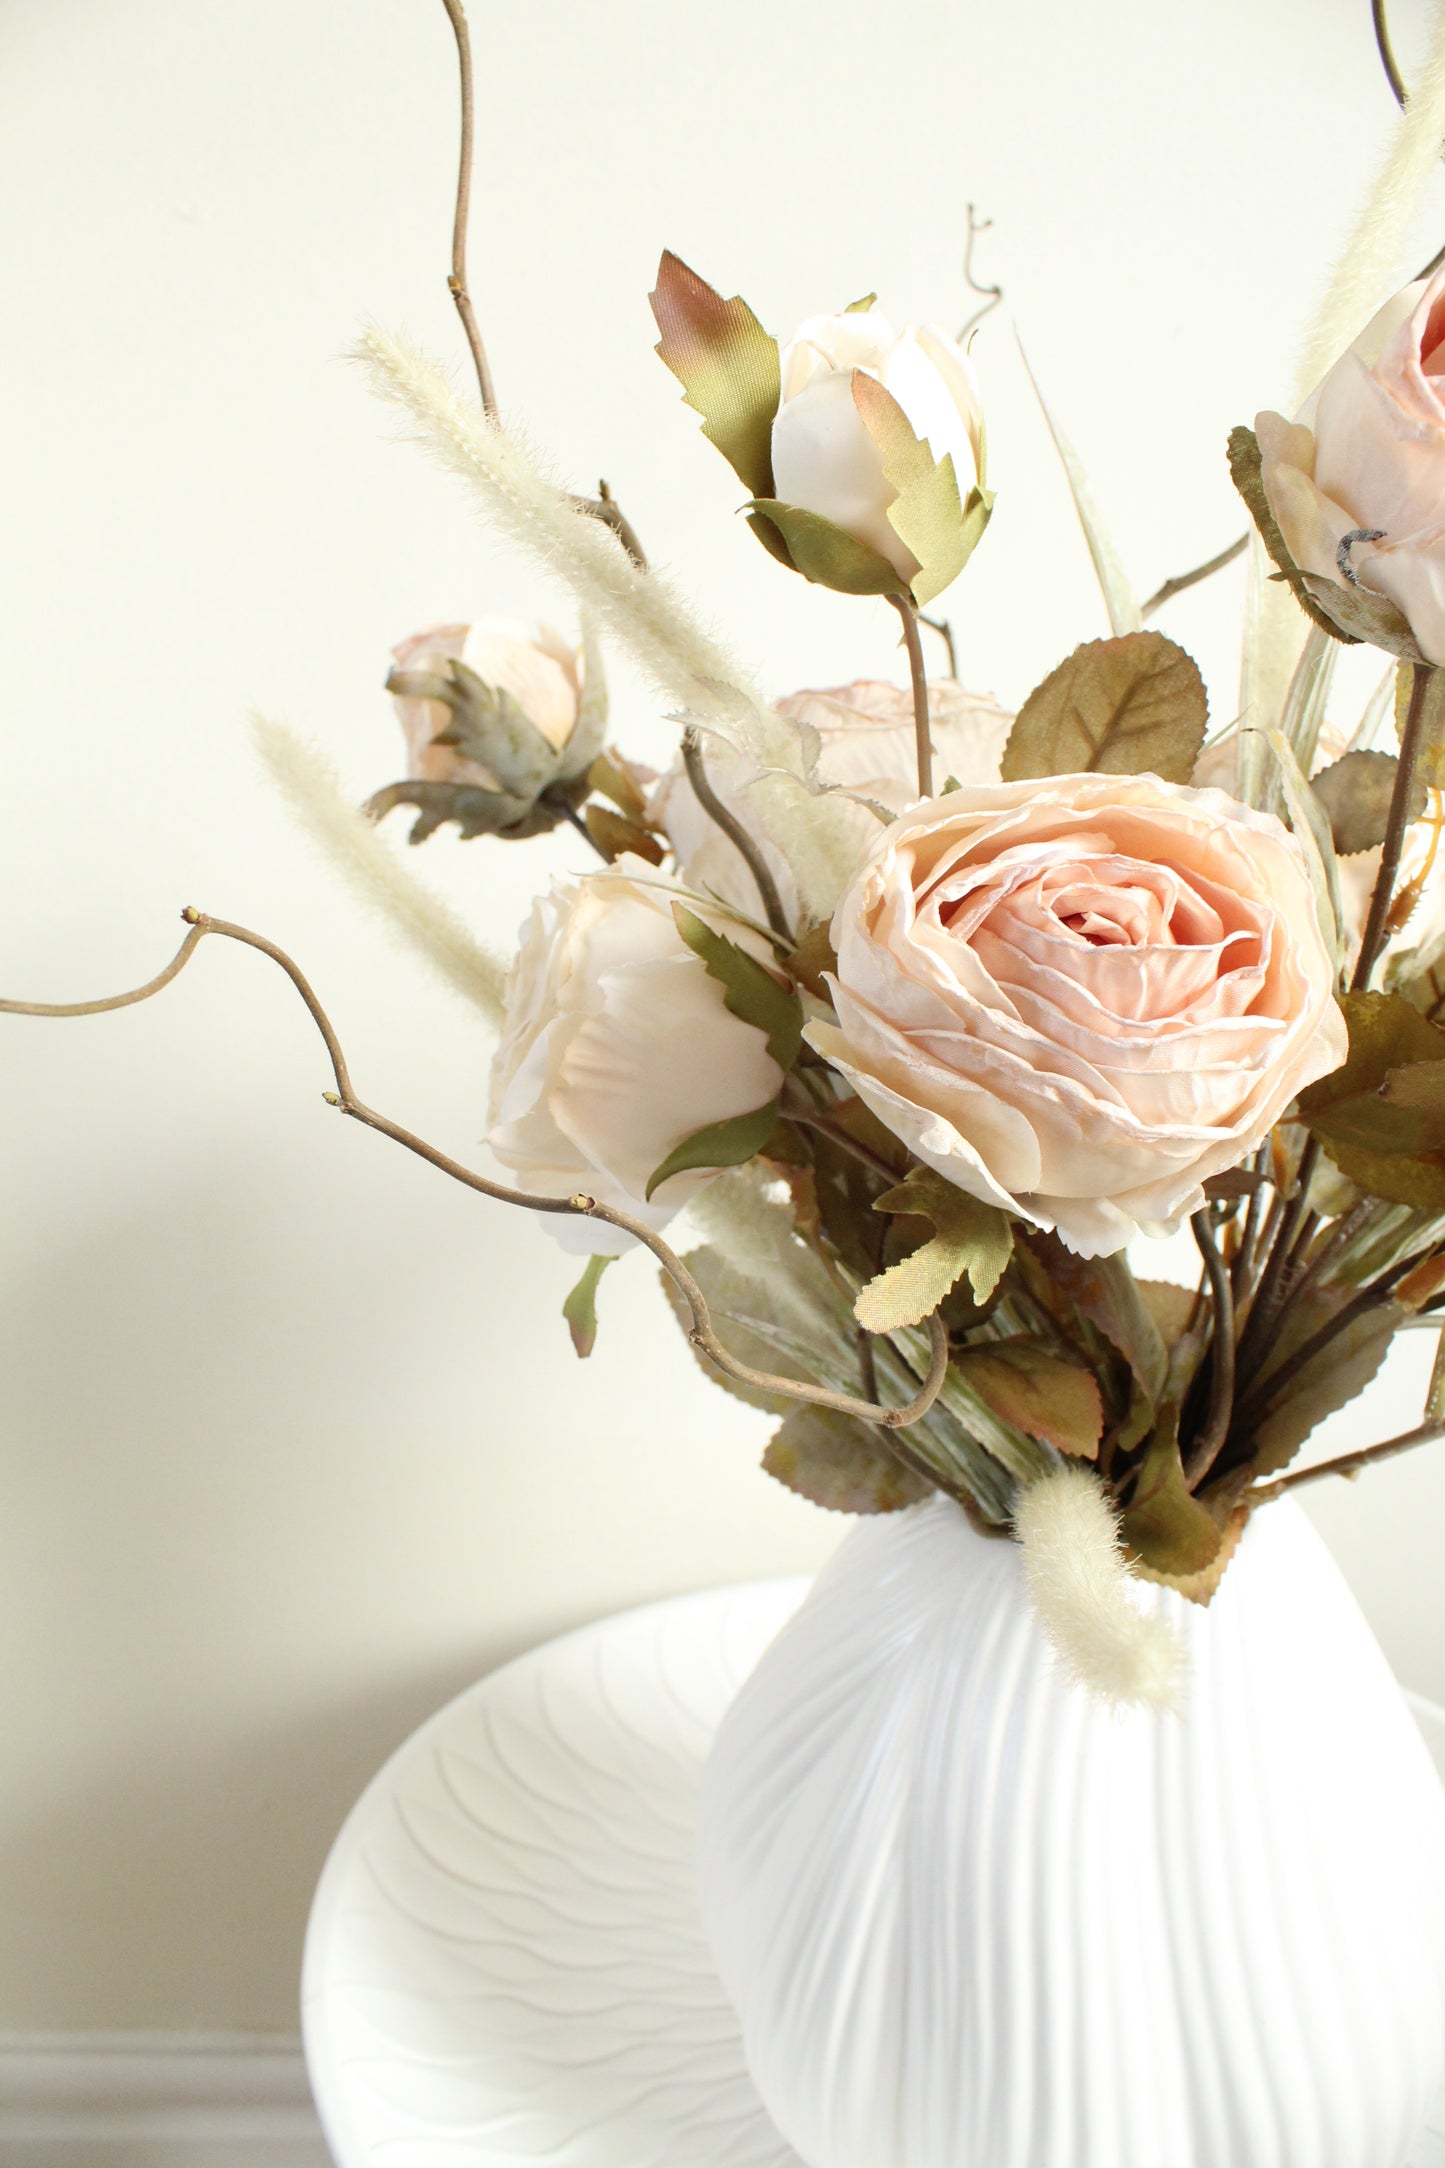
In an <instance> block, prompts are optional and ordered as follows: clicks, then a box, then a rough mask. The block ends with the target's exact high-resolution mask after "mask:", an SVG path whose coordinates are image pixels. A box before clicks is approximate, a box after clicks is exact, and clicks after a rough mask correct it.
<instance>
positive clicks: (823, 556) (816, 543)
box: [744, 497, 908, 595]
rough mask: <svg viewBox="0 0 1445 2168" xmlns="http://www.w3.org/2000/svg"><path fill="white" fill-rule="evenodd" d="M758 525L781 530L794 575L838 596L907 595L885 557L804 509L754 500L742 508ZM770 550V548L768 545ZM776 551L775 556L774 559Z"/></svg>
mask: <svg viewBox="0 0 1445 2168" xmlns="http://www.w3.org/2000/svg"><path fill="white" fill-rule="evenodd" d="M744 510H745V511H747V512H748V513H749V514H750V515H751V517H752V521H753V523H754V525H756V522H757V521H758V520H760V519H765V520H767V521H768V523H769V525H770V526H773V527H775V528H776V529H777V531H778V533H779V535H780V536H781V537H782V540H783V545H784V548H785V549H786V550H787V553H788V556H787V562H788V563H790V564H791V565H792V568H793V570H794V571H795V572H801V573H802V575H803V578H804V579H805V580H811V581H812V582H813V583H814V585H815V586H817V587H831V588H832V589H833V590H834V591H835V592H836V593H837V594H840V595H906V594H907V593H908V582H907V581H906V580H905V579H904V577H903V575H902V573H901V572H896V571H895V570H894V568H893V566H892V565H890V564H889V562H888V559H887V558H886V557H881V556H880V555H879V554H878V551H877V550H875V549H870V548H869V547H868V544H867V543H866V542H859V541H858V540H857V539H856V537H855V536H853V535H851V534H847V533H846V532H845V531H844V529H843V528H841V527H835V526H834V524H833V522H832V520H830V519H824V518H823V517H822V515H821V513H818V512H805V511H804V510H803V508H802V506H801V505H797V504H780V503H779V502H778V500H777V499H776V498H775V497H755V498H754V499H753V501H752V502H751V504H748V505H746V506H745V507H744ZM768 546H769V547H771V544H769V545H768ZM777 554H778V552H777V551H776V550H774V551H773V555H774V556H775V557H776V556H777Z"/></svg>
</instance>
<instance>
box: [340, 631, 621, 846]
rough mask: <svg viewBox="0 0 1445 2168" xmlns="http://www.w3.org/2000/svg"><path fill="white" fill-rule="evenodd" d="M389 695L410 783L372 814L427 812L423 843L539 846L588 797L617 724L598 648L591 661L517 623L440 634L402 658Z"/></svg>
mask: <svg viewBox="0 0 1445 2168" xmlns="http://www.w3.org/2000/svg"><path fill="white" fill-rule="evenodd" d="M386 683H387V690H388V691H389V692H390V693H391V695H392V699H393V701H394V703H395V706H396V713H397V720H398V721H399V722H400V724H401V727H402V731H403V734H404V735H405V738H406V748H407V775H406V780H405V781H404V782H401V783H392V784H390V785H388V787H387V788H386V789H385V790H382V791H378V792H377V793H376V795H375V797H374V798H372V800H371V801H370V805H369V807H368V810H369V811H370V813H371V814H372V815H373V817H374V818H378V819H379V818H380V817H381V816H382V815H383V814H385V813H387V812H388V811H390V809H391V808H392V807H393V806H395V805H411V806H415V807H416V808H417V809H418V813H419V818H418V820H417V823H416V826H415V827H414V828H413V830H412V837H411V840H412V842H413V843H418V842H420V841H421V840H422V838H423V837H425V836H427V835H429V834H430V833H431V832H432V830H433V829H434V828H437V827H439V826H440V825H441V823H442V822H443V821H445V820H455V821H457V822H458V824H459V826H460V828H461V831H462V834H463V835H489V834H490V835H505V836H527V835H536V834H538V833H541V832H543V831H545V830H546V829H548V828H551V827H553V826H555V824H556V823H557V821H559V820H562V819H565V818H566V816H567V811H568V809H569V808H573V809H575V807H576V805H577V804H579V803H580V802H581V800H582V799H583V798H584V797H585V796H586V794H587V774H588V770H589V769H590V767H591V765H592V762H593V761H594V760H595V759H596V757H597V755H598V753H599V752H600V751H601V750H602V740H603V734H604V731H605V727H606V719H607V691H606V685H605V683H604V681H603V676H602V670H601V665H600V660H599V658H598V655H597V651H596V646H595V643H594V642H592V641H590V640H589V641H587V642H586V643H584V646H583V648H582V649H580V650H579V649H578V648H576V647H574V646H573V645H572V644H571V643H570V642H569V641H567V640H565V639H564V638H563V637H562V635H561V633H559V632H557V631H555V630H554V629H553V627H552V626H550V625H543V624H522V623H519V622H518V621H517V620H516V619H514V618H509V617H484V618H481V619H479V620H478V622H477V623H476V624H474V625H429V626H427V627H426V628H425V629H424V630H423V631H421V632H418V633H413V635H412V636H411V638H410V639H409V640H403V641H402V642H401V643H400V644H399V645H398V646H397V647H394V648H393V649H392V669H391V671H390V673H389V675H388V677H387V681H386Z"/></svg>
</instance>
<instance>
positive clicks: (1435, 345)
mask: <svg viewBox="0 0 1445 2168" xmlns="http://www.w3.org/2000/svg"><path fill="white" fill-rule="evenodd" d="M1420 367H1421V368H1422V369H1423V370H1424V372H1425V374H1426V376H1445V293H1442V295H1441V296H1440V299H1439V300H1438V301H1437V302H1436V303H1435V306H1434V307H1433V308H1432V309H1431V311H1430V314H1429V315H1428V316H1427V317H1426V319H1425V329H1424V332H1423V333H1422V335H1421V339H1420Z"/></svg>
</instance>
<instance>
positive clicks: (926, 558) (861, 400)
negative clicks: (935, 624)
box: [853, 369, 993, 606]
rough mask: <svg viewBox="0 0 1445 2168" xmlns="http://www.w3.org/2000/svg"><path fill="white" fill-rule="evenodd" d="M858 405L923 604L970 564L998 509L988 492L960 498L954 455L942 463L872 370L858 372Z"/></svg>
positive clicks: (890, 520)
mask: <svg viewBox="0 0 1445 2168" xmlns="http://www.w3.org/2000/svg"><path fill="white" fill-rule="evenodd" d="M853 404H854V406H855V407H856V408H857V410H858V414H859V418H860V419H861V421H862V423H863V426H864V428H865V429H866V430H867V431H868V434H869V436H870V437H872V439H873V442H874V443H875V444H876V445H877V447H878V452H879V456H880V458H881V459H882V462H883V474H884V479H885V480H886V481H888V482H890V483H891V484H892V486H893V488H894V489H895V490H896V491H897V492H898V494H897V496H896V497H895V498H894V500H893V503H892V504H891V505H890V506H889V507H888V524H889V526H890V527H891V528H892V529H893V532H894V533H895V534H896V535H897V537H898V539H899V541H900V542H902V544H903V545H904V547H905V549H908V550H911V551H912V553H913V555H914V556H915V557H916V558H917V560H918V570H917V571H916V572H915V573H914V575H913V578H912V581H911V582H910V589H909V591H910V593H911V594H912V597H913V600H914V602H915V603H917V604H919V605H920V606H921V605H922V604H924V603H926V602H932V600H933V599H934V597H935V596H936V595H941V594H942V593H943V590H944V589H945V588H946V587H950V586H951V585H952V584H953V582H954V581H955V580H956V579H957V577H958V575H959V573H960V572H961V571H962V570H963V568H964V566H965V564H966V563H967V562H968V559H969V557H970V555H971V554H972V552H973V550H974V548H975V547H976V545H977V543H978V540H979V538H980V536H981V535H982V533H983V530H984V528H985V527H986V526H987V525H988V519H989V514H990V512H991V511H992V509H993V498H992V496H991V495H990V494H989V493H988V491H987V490H983V489H973V490H971V491H970V492H969V499H968V504H967V505H966V506H965V505H964V503H963V502H962V500H961V498H960V496H959V487H958V476H957V473H956V472H955V470H954V464H953V455H952V453H951V452H949V453H945V455H944V457H943V458H942V459H935V458H934V456H933V451H932V448H931V446H930V445H929V444H928V442H927V441H926V439H924V438H922V437H920V436H918V435H916V434H915V432H914V429H913V425H912V423H911V422H910V421H909V419H908V416H907V415H906V414H905V413H904V411H903V409H902V407H901V406H900V405H899V404H898V401H897V400H896V399H895V398H894V397H893V394H892V393H891V392H890V391H888V390H887V389H886V388H885V386H884V385H882V384H880V383H879V381H878V379H877V378H876V377H873V376H869V375H868V374H867V372H866V371H865V370H862V369H855V370H854V371H853Z"/></svg>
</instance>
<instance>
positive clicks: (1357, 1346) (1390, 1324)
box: [1250, 1288, 1408, 1476]
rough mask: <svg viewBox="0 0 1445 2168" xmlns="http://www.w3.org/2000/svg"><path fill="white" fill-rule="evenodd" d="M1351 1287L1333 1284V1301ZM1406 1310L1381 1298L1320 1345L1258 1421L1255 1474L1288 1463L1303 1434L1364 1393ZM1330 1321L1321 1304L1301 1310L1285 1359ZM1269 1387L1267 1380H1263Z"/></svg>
mask: <svg viewBox="0 0 1445 2168" xmlns="http://www.w3.org/2000/svg"><path fill="white" fill-rule="evenodd" d="M1350 1292H1351V1291H1350V1290H1349V1289H1348V1288H1344V1289H1338V1288H1337V1289H1332V1290H1331V1291H1330V1304H1331V1307H1333V1308H1340V1307H1342V1306H1343V1304H1344V1302H1345V1301H1346V1300H1347V1299H1348V1297H1349V1294H1350ZM1407 1315H1408V1313H1407V1312H1406V1311H1405V1310H1404V1309H1403V1308H1402V1307H1401V1305H1400V1304H1399V1303H1397V1302H1382V1303H1379V1304H1377V1305H1376V1307H1375V1308H1374V1309H1372V1310H1366V1311H1365V1312H1364V1313H1363V1314H1362V1315H1361V1316H1359V1317H1356V1318H1353V1319H1352V1320H1351V1321H1350V1323H1349V1324H1347V1325H1345V1326H1343V1327H1342V1328H1341V1330H1340V1331H1339V1332H1337V1333H1336V1334H1335V1336H1334V1338H1333V1339H1332V1340H1330V1341H1329V1342H1328V1343H1327V1345H1326V1346H1325V1347H1323V1348H1322V1349H1321V1350H1320V1353H1319V1354H1318V1355H1317V1356H1316V1357H1315V1359H1314V1361H1313V1362H1312V1363H1308V1364H1307V1365H1306V1366H1305V1368H1304V1369H1303V1370H1302V1371H1301V1372H1300V1373H1299V1375H1298V1376H1296V1377H1293V1378H1291V1379H1290V1381H1289V1383H1288V1385H1287V1386H1286V1388H1285V1390H1284V1392H1283V1394H1282V1395H1281V1398H1280V1402H1279V1406H1278V1407H1276V1408H1271V1409H1270V1410H1269V1412H1268V1413H1267V1414H1266V1415H1265V1416H1264V1417H1263V1419H1262V1420H1261V1421H1260V1422H1258V1423H1257V1424H1256V1425H1255V1428H1254V1438H1253V1444H1252V1450H1251V1453H1250V1466H1251V1469H1252V1471H1253V1473H1254V1475H1256V1476H1262V1475H1276V1474H1278V1472H1279V1471H1280V1469H1282V1468H1287V1467H1288V1466H1289V1464H1290V1462H1291V1461H1292V1460H1293V1459H1294V1457H1295V1454H1296V1453H1297V1452H1298V1451H1299V1449H1300V1447H1301V1446H1302V1445H1303V1444H1304V1442H1305V1439H1306V1438H1307V1437H1308V1436H1309V1435H1310V1432H1311V1431H1312V1430H1314V1429H1315V1428H1316V1426H1317V1425H1318V1424H1320V1423H1322V1422H1323V1421H1324V1419H1325V1417H1326V1416H1327V1415H1333V1414H1334V1412H1335V1410H1336V1409H1337V1408H1343V1407H1344V1406H1345V1405H1346V1404H1347V1403H1348V1402H1349V1401H1351V1400H1354V1399H1355V1398H1356V1397H1357V1395H1359V1394H1360V1393H1362V1392H1363V1391H1364V1389H1365V1387H1366V1386H1367V1385H1368V1384H1369V1382H1370V1380H1371V1379H1372V1378H1373V1377H1374V1376H1376V1374H1377V1373H1378V1371H1379V1368H1380V1365H1381V1363H1383V1361H1384V1360H1385V1356H1386V1355H1387V1353H1388V1352H1389V1347H1390V1342H1391V1340H1392V1339H1393V1337H1394V1335H1395V1333H1396V1332H1398V1330H1399V1329H1400V1327H1401V1325H1403V1324H1404V1322H1405V1320H1406V1317H1407ZM1325 1322H1326V1316H1325V1313H1324V1311H1323V1310H1322V1309H1320V1308H1319V1307H1317V1306H1309V1307H1307V1308H1306V1309H1305V1310H1304V1312H1303V1314H1302V1315H1297V1317H1296V1318H1295V1321H1294V1329H1293V1330H1292V1331H1291V1332H1290V1333H1289V1334H1288V1335H1287V1337H1286V1338H1285V1339H1284V1340H1283V1341H1281V1342H1280V1344H1279V1347H1278V1349H1277V1351H1276V1352H1277V1354H1278V1356H1279V1358H1280V1359H1281V1360H1283V1359H1284V1357H1285V1356H1287V1355H1289V1354H1290V1353H1292V1351H1293V1350H1294V1348H1296V1347H1298V1346H1299V1345H1300V1344H1301V1343H1302V1341H1304V1340H1305V1339H1306V1338H1307V1337H1309V1335H1310V1334H1312V1333H1313V1332H1314V1331H1315V1329H1316V1327H1317V1326H1319V1325H1321V1324H1323V1323H1325ZM1265 1390H1266V1391H1267V1390H1268V1380H1267V1379H1266V1380H1265Z"/></svg>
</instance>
